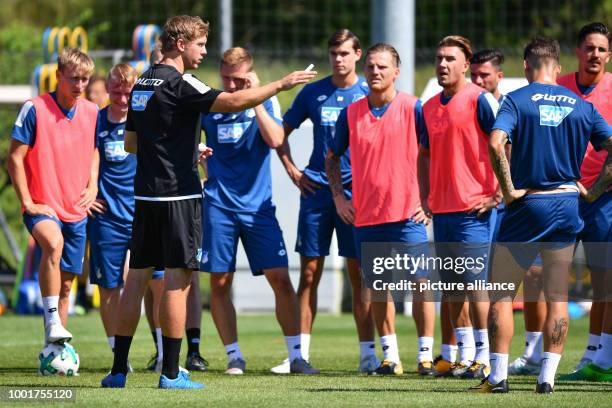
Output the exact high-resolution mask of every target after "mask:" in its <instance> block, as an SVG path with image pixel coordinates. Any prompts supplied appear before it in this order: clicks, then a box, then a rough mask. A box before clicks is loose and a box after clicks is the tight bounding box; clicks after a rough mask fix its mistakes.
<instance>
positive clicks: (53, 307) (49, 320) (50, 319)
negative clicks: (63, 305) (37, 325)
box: [42, 296, 62, 327]
mask: <svg viewBox="0 0 612 408" xmlns="http://www.w3.org/2000/svg"><path fill="white" fill-rule="evenodd" d="M42 302H43V311H44V315H45V327H47V326H48V325H50V324H55V323H59V324H62V319H60V315H59V311H58V307H59V306H58V305H59V296H45V297H44V298H42Z"/></svg>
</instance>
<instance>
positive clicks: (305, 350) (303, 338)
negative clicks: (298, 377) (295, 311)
mask: <svg viewBox="0 0 612 408" xmlns="http://www.w3.org/2000/svg"><path fill="white" fill-rule="evenodd" d="M300 350H302V358H303V359H304V360H306V361H310V334H308V333H302V334H300Z"/></svg>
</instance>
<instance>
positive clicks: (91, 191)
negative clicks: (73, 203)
mask: <svg viewBox="0 0 612 408" xmlns="http://www.w3.org/2000/svg"><path fill="white" fill-rule="evenodd" d="M97 195H98V186H96V185H94V186H87V187H85V190H83V191H81V199H80V200H79V202H78V203H77V205H78V206H79V207H81V208H83V209H85V210H89V207H91V205H92V204H93V202H94V201H96V196H97Z"/></svg>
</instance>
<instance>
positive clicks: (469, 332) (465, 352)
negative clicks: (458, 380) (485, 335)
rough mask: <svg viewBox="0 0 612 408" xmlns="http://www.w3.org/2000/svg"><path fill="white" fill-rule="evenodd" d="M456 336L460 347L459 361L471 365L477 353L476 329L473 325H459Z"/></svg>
mask: <svg viewBox="0 0 612 408" xmlns="http://www.w3.org/2000/svg"><path fill="white" fill-rule="evenodd" d="M455 337H456V338H457V347H459V361H460V362H462V363H463V364H465V365H467V366H469V365H471V364H472V362H473V361H474V357H475V355H476V345H475V343H474V330H473V329H472V328H471V327H457V328H456V329H455Z"/></svg>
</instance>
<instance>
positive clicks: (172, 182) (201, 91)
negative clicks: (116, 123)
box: [125, 64, 221, 201]
mask: <svg viewBox="0 0 612 408" xmlns="http://www.w3.org/2000/svg"><path fill="white" fill-rule="evenodd" d="M220 93H221V91H219V90H216V89H211V88H209V87H208V86H207V85H206V84H204V83H203V82H201V81H200V80H198V79H197V78H196V77H194V76H193V75H191V74H181V73H180V72H178V71H177V70H176V68H174V67H173V66H171V65H165V64H156V65H153V66H152V67H151V68H149V69H148V70H147V71H146V72H145V73H143V74H142V76H141V77H140V78H138V80H137V81H136V84H135V85H134V88H133V89H132V94H131V96H130V106H129V111H128V116H127V123H126V127H125V128H126V130H128V131H133V132H136V134H137V135H138V152H137V159H138V164H137V167H136V176H135V178H134V195H135V198H136V199H137V200H147V201H172V200H181V199H186V198H195V197H201V195H202V186H201V184H200V177H199V174H198V144H199V143H200V114H201V113H208V112H209V110H210V108H211V106H212V104H213V102H214V101H215V99H216V98H217V96H218V95H219V94H220Z"/></svg>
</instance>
